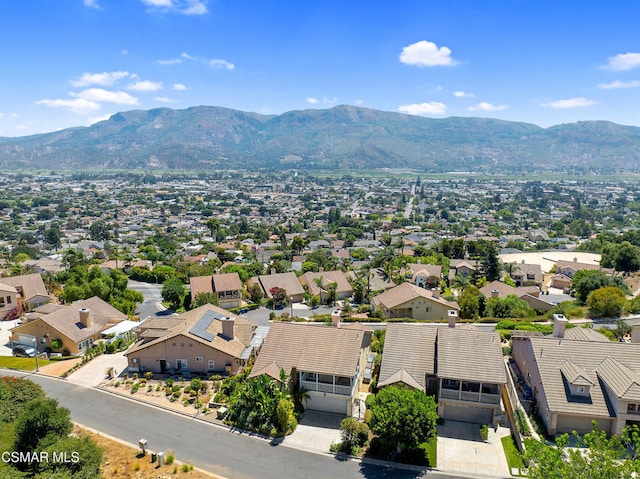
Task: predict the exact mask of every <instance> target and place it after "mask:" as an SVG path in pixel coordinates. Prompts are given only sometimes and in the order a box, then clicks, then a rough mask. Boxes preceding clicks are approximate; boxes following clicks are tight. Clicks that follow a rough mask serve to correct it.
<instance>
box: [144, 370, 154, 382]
mask: <svg viewBox="0 0 640 479" xmlns="http://www.w3.org/2000/svg"><path fill="white" fill-rule="evenodd" d="M144 377H145V378H146V379H148V380H149V381H151V380H152V379H153V372H152V371H147V372H146V373H144Z"/></svg>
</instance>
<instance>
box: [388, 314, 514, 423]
mask: <svg viewBox="0 0 640 479" xmlns="http://www.w3.org/2000/svg"><path fill="white" fill-rule="evenodd" d="M506 382H507V381H506V372H505V367H504V362H503V359H502V348H501V345H500V337H499V336H498V334H497V333H495V332H489V331H479V330H477V329H475V328H472V327H466V328H461V327H458V328H456V327H455V317H452V318H451V320H450V321H449V326H448V327H447V326H442V327H436V326H433V325H426V324H416V323H390V324H389V325H388V326H387V333H386V337H385V343H384V352H383V355H382V364H381V367H380V376H379V379H378V387H384V386H388V385H391V384H397V383H403V384H406V385H408V386H410V387H413V388H416V389H420V390H422V391H424V392H425V393H426V394H428V395H433V396H435V398H436V400H437V403H438V414H439V415H440V416H441V417H443V418H445V419H450V420H455V421H465V422H473V423H481V424H491V425H493V424H496V423H497V422H498V421H499V420H500V419H501V416H502V415H503V408H502V406H501V392H502V388H503V387H504V385H505V384H506Z"/></svg>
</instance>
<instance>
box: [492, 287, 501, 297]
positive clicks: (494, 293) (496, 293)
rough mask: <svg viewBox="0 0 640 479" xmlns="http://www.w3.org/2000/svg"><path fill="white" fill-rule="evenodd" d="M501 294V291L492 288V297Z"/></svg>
mask: <svg viewBox="0 0 640 479" xmlns="http://www.w3.org/2000/svg"><path fill="white" fill-rule="evenodd" d="M499 294H500V291H498V290H497V289H492V290H491V297H492V298H497V297H498V295H499Z"/></svg>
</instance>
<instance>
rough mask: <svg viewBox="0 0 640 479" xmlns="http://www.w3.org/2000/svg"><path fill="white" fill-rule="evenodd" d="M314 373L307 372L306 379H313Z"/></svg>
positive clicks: (314, 377)
mask: <svg viewBox="0 0 640 479" xmlns="http://www.w3.org/2000/svg"><path fill="white" fill-rule="evenodd" d="M315 380H316V373H307V381H315Z"/></svg>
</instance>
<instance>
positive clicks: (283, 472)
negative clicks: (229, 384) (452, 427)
mask: <svg viewBox="0 0 640 479" xmlns="http://www.w3.org/2000/svg"><path fill="white" fill-rule="evenodd" d="M1 373H2V374H6V375H15V376H28V377H29V379H31V380H33V381H34V382H36V383H38V384H40V385H41V386H42V387H43V388H44V389H45V391H46V393H47V395H48V396H49V397H53V398H56V399H58V401H59V402H60V404H61V405H63V406H64V407H66V408H68V409H69V410H70V411H71V417H72V419H73V420H74V421H75V422H77V423H80V424H83V425H85V426H88V427H90V428H92V429H95V430H98V431H101V432H103V433H104V434H107V435H109V436H113V437H115V438H118V439H120V440H123V441H126V442H128V443H132V444H137V443H138V440H139V439H141V438H144V439H147V441H148V447H149V449H150V450H152V451H166V450H168V449H172V450H173V451H175V455H176V458H177V459H178V460H180V461H184V462H187V463H189V464H193V465H195V466H197V467H200V468H202V469H204V470H207V471H211V472H213V473H215V474H219V475H221V476H224V477H227V478H229V479H253V478H255V479H258V478H259V479H264V478H278V477H295V478H308V479H326V478H327V477H333V478H367V479H379V478H400V479H411V478H414V479H415V478H418V477H424V478H433V479H446V478H449V479H451V478H454V479H455V478H460V479H463V476H456V475H449V474H441V473H437V472H415V471H408V470H402V469H395V468H391V467H389V466H386V465H378V464H370V463H362V462H360V461H355V460H344V461H342V460H338V459H336V458H334V457H333V456H331V455H320V454H312V453H308V452H304V451H300V450H297V449H291V448H287V447H285V446H281V445H278V442H277V441H267V440H264V439H260V438H255V437H251V436H249V435H247V434H239V433H233V432H229V431H227V430H226V429H223V428H220V427H216V426H212V425H210V424H206V423H203V422H201V421H198V420H195V419H192V418H189V417H185V416H182V415H179V414H175V413H171V412H167V411H164V410H161V409H158V408H155V407H150V406H146V405H144V404H140V403H137V402H136V401H133V400H129V399H126V398H122V397H119V396H114V395H112V394H109V393H105V392H102V391H98V390H95V389H90V388H85V387H82V386H77V385H74V384H70V383H69V382H67V381H64V380H60V379H54V378H48V377H44V376H39V375H33V374H22V373H19V372H15V371H8V370H3V371H2V372H1Z"/></svg>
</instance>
